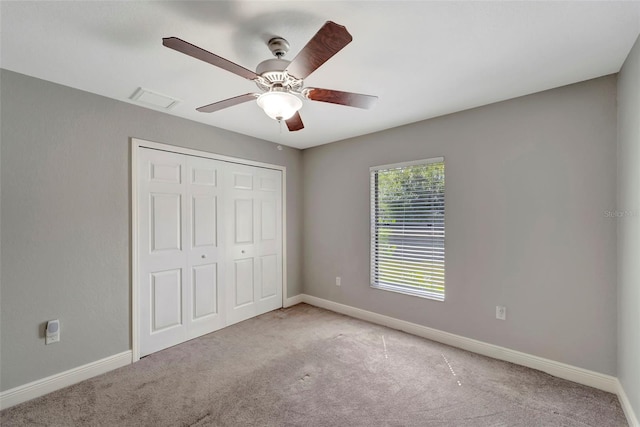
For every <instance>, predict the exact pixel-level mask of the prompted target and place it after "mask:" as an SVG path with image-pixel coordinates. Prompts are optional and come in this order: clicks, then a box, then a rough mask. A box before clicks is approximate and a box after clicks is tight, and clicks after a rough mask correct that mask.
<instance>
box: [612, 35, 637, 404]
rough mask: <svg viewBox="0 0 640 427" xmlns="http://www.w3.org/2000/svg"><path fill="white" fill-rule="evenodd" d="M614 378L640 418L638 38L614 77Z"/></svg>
mask: <svg viewBox="0 0 640 427" xmlns="http://www.w3.org/2000/svg"><path fill="white" fill-rule="evenodd" d="M617 208H618V210H619V211H620V215H621V216H620V217H619V218H617V223H618V378H619V380H620V383H622V386H623V388H624V390H625V392H626V394H627V397H628V398H629V401H630V403H631V405H632V407H633V410H634V412H635V413H636V415H637V416H640V38H639V39H638V41H636V44H635V46H634V47H633V49H632V50H631V53H630V54H629V57H628V58H627V60H626V62H625V63H624V66H623V67H622V70H621V71H620V74H619V77H618V207H617Z"/></svg>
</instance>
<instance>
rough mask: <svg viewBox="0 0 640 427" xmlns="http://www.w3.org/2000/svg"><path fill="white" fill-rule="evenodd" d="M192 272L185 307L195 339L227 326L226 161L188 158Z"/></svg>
mask: <svg viewBox="0 0 640 427" xmlns="http://www.w3.org/2000/svg"><path fill="white" fill-rule="evenodd" d="M186 160H187V199H188V202H187V203H188V206H187V212H188V217H187V218H186V223H187V229H188V241H187V242H186V244H185V247H187V268H188V271H189V273H188V274H189V277H188V283H189V291H188V292H187V301H188V306H187V308H186V313H187V315H188V317H187V335H188V338H189V339H190V338H195V337H198V336H200V335H203V334H207V333H209V332H212V331H215V330H218V329H220V328H223V327H224V326H225V320H224V313H223V311H221V309H220V301H224V283H223V280H221V278H222V277H224V262H222V261H223V256H224V253H223V251H222V244H221V242H222V241H223V240H224V227H223V224H222V221H221V220H220V218H219V214H218V211H219V206H220V205H221V204H223V203H224V201H223V199H222V194H221V193H222V192H221V186H220V181H221V178H222V173H221V167H222V166H224V163H223V162H220V161H217V160H211V159H205V158H201V157H192V156H186Z"/></svg>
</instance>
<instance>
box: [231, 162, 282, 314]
mask: <svg viewBox="0 0 640 427" xmlns="http://www.w3.org/2000/svg"><path fill="white" fill-rule="evenodd" d="M225 187H226V191H225V194H226V197H225V200H226V207H225V218H226V223H227V224H228V225H229V227H228V233H227V239H226V241H225V252H226V258H227V276H226V277H227V280H226V283H227V284H228V287H227V297H226V315H227V324H233V323H236V322H240V321H242V320H245V319H248V318H250V317H253V316H257V315H259V314H263V313H266V312H268V311H271V310H275V309H277V308H280V307H282V173H281V172H280V171H277V170H272V169H265V168H257V167H252V166H246V165H239V164H233V163H229V164H228V165H227V170H226V174H225Z"/></svg>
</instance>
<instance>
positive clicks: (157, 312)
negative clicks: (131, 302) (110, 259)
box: [138, 149, 226, 356]
mask: <svg viewBox="0 0 640 427" xmlns="http://www.w3.org/2000/svg"><path fill="white" fill-rule="evenodd" d="M139 158H140V160H139V165H138V166H139V171H140V174H139V180H138V212H140V215H139V224H138V241H139V248H138V251H139V277H138V289H139V295H140V304H139V309H140V310H139V313H140V319H139V325H140V329H139V336H140V350H141V351H140V355H141V356H144V355H147V354H150V353H153V352H156V351H158V350H161V349H163V348H167V347H170V346H173V345H176V344H179V343H181V342H184V341H186V340H188V339H191V338H195V337H197V336H200V335H203V334H206V333H209V332H213V331H215V330H217V329H220V328H222V327H224V326H225V325H226V322H225V319H224V310H221V301H224V286H223V285H222V286H221V283H220V282H221V277H224V276H223V274H224V263H223V262H222V257H223V255H224V254H223V252H222V250H221V242H222V241H223V239H224V238H223V232H224V229H223V224H222V223H221V221H220V217H219V213H218V212H219V209H220V208H219V206H220V204H221V186H220V177H221V176H222V173H221V171H220V167H221V166H223V165H224V163H223V162H220V161H217V160H211V159H206V158H200V157H193V156H185V155H181V154H175V153H169V152H165V151H158V150H151V149H140V156H139Z"/></svg>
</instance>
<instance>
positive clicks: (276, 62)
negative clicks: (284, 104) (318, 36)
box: [255, 58, 303, 92]
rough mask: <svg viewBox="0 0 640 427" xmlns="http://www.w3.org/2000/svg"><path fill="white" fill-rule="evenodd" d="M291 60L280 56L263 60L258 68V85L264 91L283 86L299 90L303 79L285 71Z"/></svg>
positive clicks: (295, 90)
mask: <svg viewBox="0 0 640 427" xmlns="http://www.w3.org/2000/svg"><path fill="white" fill-rule="evenodd" d="M289 62H290V61H287V60H285V59H280V58H273V59H267V60H266V61H262V62H261V63H260V64H258V67H257V68H256V74H258V78H257V79H256V80H255V82H256V85H257V86H258V87H259V88H260V89H262V90H263V91H269V90H270V89H271V88H273V87H283V88H288V89H289V90H292V91H294V92H299V91H300V89H302V85H303V81H302V79H297V78H295V77H292V76H290V75H289V74H288V73H287V72H285V71H284V70H285V69H286V68H287V66H288V65H289Z"/></svg>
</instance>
